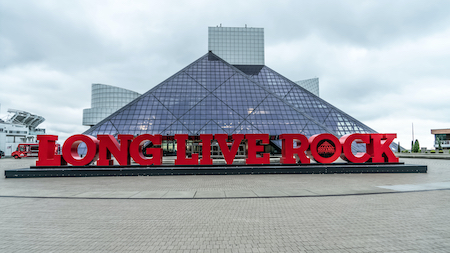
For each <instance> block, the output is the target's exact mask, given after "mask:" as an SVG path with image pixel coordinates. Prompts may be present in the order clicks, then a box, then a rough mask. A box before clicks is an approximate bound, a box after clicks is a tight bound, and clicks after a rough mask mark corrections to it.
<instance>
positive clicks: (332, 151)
mask: <svg viewBox="0 0 450 253" xmlns="http://www.w3.org/2000/svg"><path fill="white" fill-rule="evenodd" d="M309 143H310V147H309V152H311V154H312V156H313V158H314V160H316V161H317V162H318V163H332V162H334V161H336V159H337V158H338V157H339V156H340V155H341V152H342V146H341V143H340V142H339V139H338V138H337V137H336V136H334V135H332V134H328V133H325V134H316V135H313V136H311V137H310V138H309Z"/></svg>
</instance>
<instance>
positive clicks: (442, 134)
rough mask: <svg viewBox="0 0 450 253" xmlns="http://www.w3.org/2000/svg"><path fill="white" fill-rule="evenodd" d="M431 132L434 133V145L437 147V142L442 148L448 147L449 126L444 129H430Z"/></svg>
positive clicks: (449, 139)
mask: <svg viewBox="0 0 450 253" xmlns="http://www.w3.org/2000/svg"><path fill="white" fill-rule="evenodd" d="M431 134H434V147H435V148H436V149H438V148H439V143H440V144H441V148H442V149H450V128H446V129H431Z"/></svg>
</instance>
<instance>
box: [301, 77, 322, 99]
mask: <svg viewBox="0 0 450 253" xmlns="http://www.w3.org/2000/svg"><path fill="white" fill-rule="evenodd" d="M295 83H296V84H298V85H300V87H303V88H305V89H307V90H308V91H309V92H311V93H312V94H314V95H316V96H319V78H311V79H306V80H301V81H296V82H295Z"/></svg>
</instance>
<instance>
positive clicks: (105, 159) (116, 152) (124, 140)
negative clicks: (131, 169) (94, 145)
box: [97, 134, 134, 166]
mask: <svg viewBox="0 0 450 253" xmlns="http://www.w3.org/2000/svg"><path fill="white" fill-rule="evenodd" d="M133 137H134V136H133V135H131V134H119V136H118V138H119V140H120V145H119V143H118V142H117V140H116V139H115V138H114V136H112V135H109V134H108V135H97V139H98V140H99V142H100V144H99V146H98V160H97V165H100V166H107V165H113V164H114V161H113V160H112V159H111V154H112V155H113V156H114V158H116V160H117V162H118V163H119V164H120V165H130V153H129V152H128V147H129V146H130V143H131V140H132V139H133Z"/></svg>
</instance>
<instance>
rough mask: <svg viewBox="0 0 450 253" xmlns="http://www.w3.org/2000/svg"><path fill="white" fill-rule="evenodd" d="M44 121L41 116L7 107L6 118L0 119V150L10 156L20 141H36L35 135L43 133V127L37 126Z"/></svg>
mask: <svg viewBox="0 0 450 253" xmlns="http://www.w3.org/2000/svg"><path fill="white" fill-rule="evenodd" d="M44 121H45V119H44V117H42V116H38V115H34V114H31V113H29V112H26V111H21V110H15V109H8V115H7V116H6V119H0V150H1V151H3V152H5V156H10V155H11V153H12V152H13V151H15V150H16V149H17V146H18V145H19V144H20V143H36V142H37V138H36V136H37V135H38V134H45V129H39V128H37V126H38V125H39V124H41V123H42V122H44Z"/></svg>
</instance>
